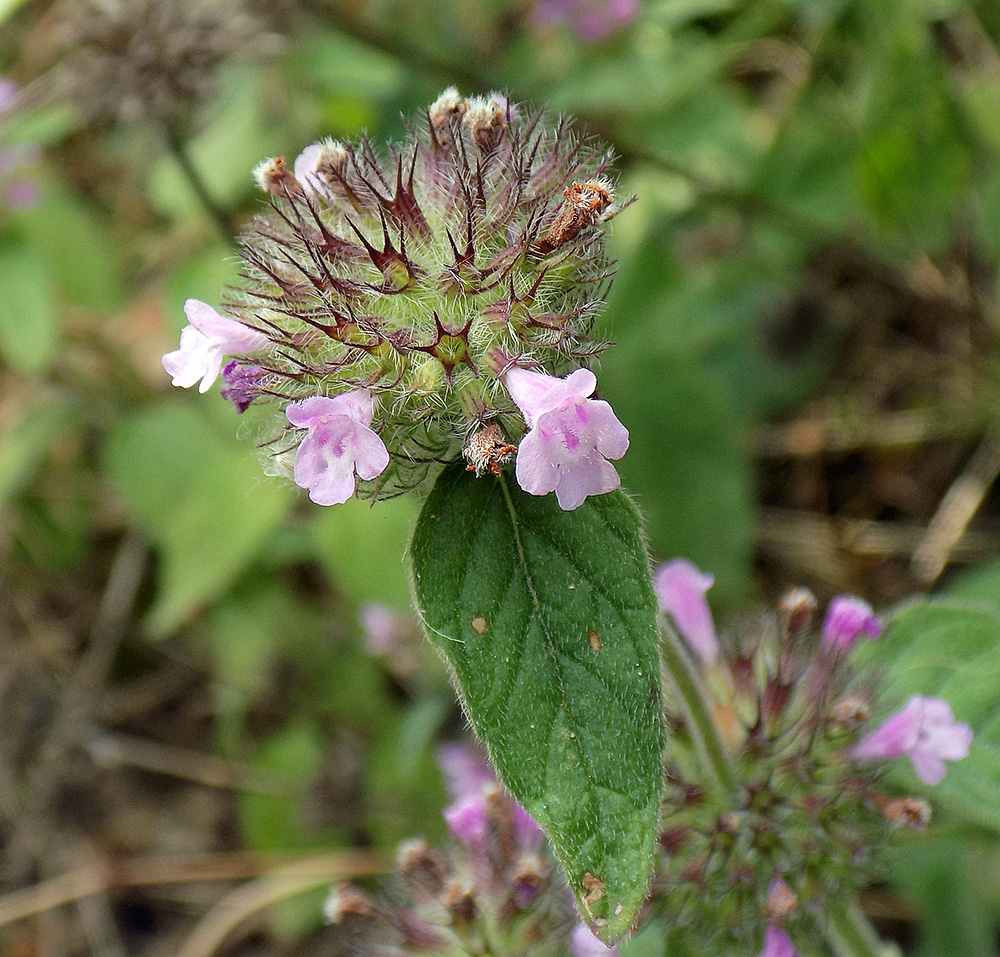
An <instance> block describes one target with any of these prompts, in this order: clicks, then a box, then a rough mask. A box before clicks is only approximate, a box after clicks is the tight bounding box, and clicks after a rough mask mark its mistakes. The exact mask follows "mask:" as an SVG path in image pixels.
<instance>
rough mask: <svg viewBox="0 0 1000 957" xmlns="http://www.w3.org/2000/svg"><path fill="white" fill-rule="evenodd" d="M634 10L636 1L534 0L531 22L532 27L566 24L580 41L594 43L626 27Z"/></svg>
mask: <svg viewBox="0 0 1000 957" xmlns="http://www.w3.org/2000/svg"><path fill="white" fill-rule="evenodd" d="M638 12H639V2H638V0H535V5H534V8H533V9H532V12H531V23H532V25H533V26H534V27H535V28H536V29H545V28H549V27H553V26H555V25H556V24H566V25H568V26H570V27H572V28H573V29H574V30H575V31H576V32H577V33H578V34H579V36H580V38H581V39H582V40H584V41H586V42H588V43H596V42H597V41H599V40H604V39H606V38H607V37H609V36H611V35H612V34H613V33H617V32H618V31H619V30H621V29H623V28H624V27H626V26H627V25H628V24H629V23H631V22H632V21H633V20H634V19H635V17H636V14H638Z"/></svg>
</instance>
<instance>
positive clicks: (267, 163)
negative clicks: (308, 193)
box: [253, 156, 302, 196]
mask: <svg viewBox="0 0 1000 957" xmlns="http://www.w3.org/2000/svg"><path fill="white" fill-rule="evenodd" d="M253 176H254V179H255V180H256V181H257V185H258V186H259V187H260V188H261V190H263V191H264V192H265V193H267V195H268V196H301V195H302V185H301V184H300V183H299V181H298V180H297V179H296V178H295V174H294V173H292V171H291V170H289V169H287V168H286V167H285V157H284V156H277V157H274V158H273V159H266V160H264V162H263V163H258V164H257V166H256V167H255V168H254V171H253Z"/></svg>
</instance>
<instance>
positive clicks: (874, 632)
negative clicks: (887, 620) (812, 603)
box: [823, 595, 882, 651]
mask: <svg viewBox="0 0 1000 957" xmlns="http://www.w3.org/2000/svg"><path fill="white" fill-rule="evenodd" d="M881 634H882V622H881V621H880V620H879V618H878V617H877V616H876V615H875V613H874V612H873V611H872V608H871V605H869V604H868V602H866V601H862V600H861V599H860V598H855V597H854V596H853V595H838V596H837V597H836V598H834V599H833V601H831V602H830V607H829V608H828V609H827V612H826V619H825V620H824V622H823V641H824V643H825V644H826V645H828V646H829V647H831V648H833V649H835V650H836V651H847V649H848V648H850V647H852V646H853V645H854V643H855V642H856V641H857V640H858V639H859V638H860V637H861V636H862V635H867V636H868V637H869V638H878V637H879V635H881Z"/></svg>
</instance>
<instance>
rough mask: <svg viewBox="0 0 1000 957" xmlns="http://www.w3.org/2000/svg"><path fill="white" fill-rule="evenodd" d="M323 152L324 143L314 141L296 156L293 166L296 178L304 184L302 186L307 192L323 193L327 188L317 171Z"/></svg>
mask: <svg viewBox="0 0 1000 957" xmlns="http://www.w3.org/2000/svg"><path fill="white" fill-rule="evenodd" d="M322 152H323V144H322V143H312V144H310V145H309V146H307V147H306V148H305V149H304V150H303V151H302V152H301V153H299V155H298V156H297V157H296V158H295V164H294V166H293V167H292V169H293V170H294V171H295V178H296V179H297V180H298V181H299V183H301V184H302V188H303V189H304V190H305V191H306V192H307V193H322V192H324V190H325V184H324V183H323V181H322V180H321V179H320V178H319V174H318V173H317V172H316V167H317V166H318V165H319V158H320V154H321V153H322Z"/></svg>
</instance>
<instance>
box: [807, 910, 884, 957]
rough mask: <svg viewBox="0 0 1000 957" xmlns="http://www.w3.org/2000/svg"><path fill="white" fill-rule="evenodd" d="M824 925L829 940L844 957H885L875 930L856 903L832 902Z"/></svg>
mask: <svg viewBox="0 0 1000 957" xmlns="http://www.w3.org/2000/svg"><path fill="white" fill-rule="evenodd" d="M824 916H825V920H824V921H823V923H822V928H823V932H824V934H825V935H826V938H827V940H828V941H829V942H830V944H832V945H833V947H834V949H835V950H836V951H837V953H838V954H841V955H843V957H884V950H883V948H882V945H881V943H880V941H879V938H878V934H876V933H875V929H874V928H873V927H872V925H871V924H869V923H868V918H866V917H865V915H864V914H862V913H861V909H860V908H859V907H858V906H857V904H855V903H846V902H844V901H832V902H831V903H830V904H829V906H828V908H827V910H826V913H825V915H824Z"/></svg>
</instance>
